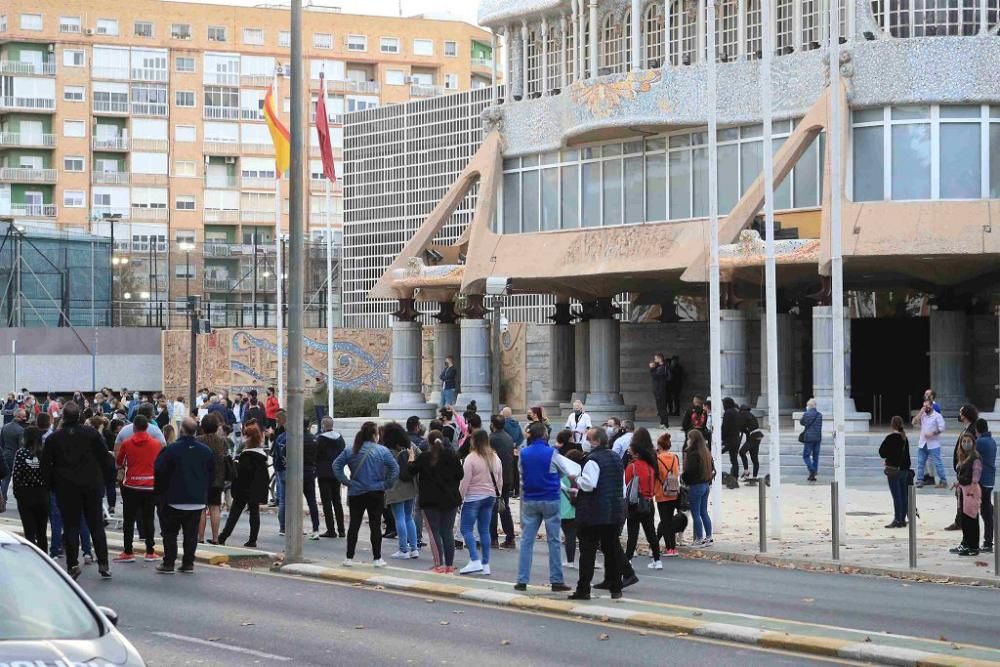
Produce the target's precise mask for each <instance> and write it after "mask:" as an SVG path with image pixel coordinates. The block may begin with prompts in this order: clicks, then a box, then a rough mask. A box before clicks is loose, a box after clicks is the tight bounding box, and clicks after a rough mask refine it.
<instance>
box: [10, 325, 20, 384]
mask: <svg viewBox="0 0 1000 667" xmlns="http://www.w3.org/2000/svg"><path fill="white" fill-rule="evenodd" d="M10 384H11V388H10V390H11V391H15V392H16V391H18V388H17V339H16V338H15V339H13V340H11V341H10Z"/></svg>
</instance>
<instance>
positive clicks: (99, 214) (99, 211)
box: [90, 206, 132, 248]
mask: <svg viewBox="0 0 1000 667" xmlns="http://www.w3.org/2000/svg"><path fill="white" fill-rule="evenodd" d="M131 212H132V209H130V208H128V207H127V206H95V207H93V208H92V209H90V213H91V216H92V217H93V218H94V219H96V220H102V219H104V218H105V217H109V216H115V215H117V216H121V218H122V219H123V220H127V219H128V218H129V214H130V213H131ZM120 243H121V242H120V241H117V240H116V241H115V247H116V248H117V247H118V245H119V244H120Z"/></svg>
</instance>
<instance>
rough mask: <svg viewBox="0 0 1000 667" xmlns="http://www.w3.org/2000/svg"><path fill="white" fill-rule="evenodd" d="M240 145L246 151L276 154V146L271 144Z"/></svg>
mask: <svg viewBox="0 0 1000 667" xmlns="http://www.w3.org/2000/svg"><path fill="white" fill-rule="evenodd" d="M240 146H241V147H242V150H243V152H244V153H267V154H272V155H273V154H274V146H272V145H271V144H254V143H242V144H240Z"/></svg>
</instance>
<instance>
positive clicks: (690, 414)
mask: <svg viewBox="0 0 1000 667" xmlns="http://www.w3.org/2000/svg"><path fill="white" fill-rule="evenodd" d="M681 430H683V431H684V432H685V433H690V432H691V431H692V430H694V431H701V434H702V435H703V436H705V437H706V438H708V436H709V430H708V413H707V412H706V411H705V399H704V398H703V397H702V396H699V395H698V394H695V397H694V399H693V400H692V401H691V407H690V408H688V411H687V412H686V413H684V419H683V421H682V423H681Z"/></svg>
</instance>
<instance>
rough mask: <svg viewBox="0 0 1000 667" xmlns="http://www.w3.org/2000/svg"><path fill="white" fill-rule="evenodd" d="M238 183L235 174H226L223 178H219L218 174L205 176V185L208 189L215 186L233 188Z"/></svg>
mask: <svg viewBox="0 0 1000 667" xmlns="http://www.w3.org/2000/svg"><path fill="white" fill-rule="evenodd" d="M238 184H239V181H238V180H237V178H236V177H235V176H228V177H225V178H220V177H218V176H214V177H213V176H206V177H205V187H206V188H208V189H210V190H211V189H215V188H235V187H237V185H238Z"/></svg>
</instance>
